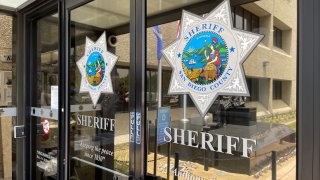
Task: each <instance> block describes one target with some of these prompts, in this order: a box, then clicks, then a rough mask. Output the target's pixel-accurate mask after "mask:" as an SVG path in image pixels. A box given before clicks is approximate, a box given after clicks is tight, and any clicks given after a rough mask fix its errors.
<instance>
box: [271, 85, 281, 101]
mask: <svg viewBox="0 0 320 180" xmlns="http://www.w3.org/2000/svg"><path fill="white" fill-rule="evenodd" d="M273 99H282V82H281V81H273Z"/></svg>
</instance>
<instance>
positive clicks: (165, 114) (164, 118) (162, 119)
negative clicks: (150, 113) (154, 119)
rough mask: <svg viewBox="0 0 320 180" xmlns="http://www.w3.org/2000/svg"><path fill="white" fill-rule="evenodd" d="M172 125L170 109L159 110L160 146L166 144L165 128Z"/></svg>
mask: <svg viewBox="0 0 320 180" xmlns="http://www.w3.org/2000/svg"><path fill="white" fill-rule="evenodd" d="M169 123H170V108H159V109H158V124H157V127H158V145H162V144H165V143H166V141H165V140H164V138H165V134H164V128H166V127H169Z"/></svg>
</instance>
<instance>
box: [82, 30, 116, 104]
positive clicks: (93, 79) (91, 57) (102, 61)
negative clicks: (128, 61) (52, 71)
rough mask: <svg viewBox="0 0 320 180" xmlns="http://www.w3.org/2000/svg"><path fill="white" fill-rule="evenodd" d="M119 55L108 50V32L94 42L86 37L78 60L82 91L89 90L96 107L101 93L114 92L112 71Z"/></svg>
mask: <svg viewBox="0 0 320 180" xmlns="http://www.w3.org/2000/svg"><path fill="white" fill-rule="evenodd" d="M117 60H118V57H117V56H116V55H114V54H112V53H110V52H108V51H107V43H106V33H105V32H104V33H103V34H102V35H101V36H100V38H99V39H98V40H97V41H96V42H93V41H92V40H91V39H90V38H88V37H86V46H85V52H84V55H83V56H82V57H81V59H80V60H79V61H78V62H77V66H78V68H79V70H80V73H81V76H82V77H81V85H80V93H85V92H89V94H90V97H91V100H92V103H93V105H94V107H95V106H96V105H97V102H98V100H99V97H100V95H101V93H109V94H112V93H113V88H112V82H111V76H110V72H111V71H112V68H113V66H114V65H115V63H116V62H117Z"/></svg>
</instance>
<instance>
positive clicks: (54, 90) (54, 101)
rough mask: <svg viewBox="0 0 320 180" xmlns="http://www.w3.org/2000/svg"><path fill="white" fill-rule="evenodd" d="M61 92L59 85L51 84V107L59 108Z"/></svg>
mask: <svg viewBox="0 0 320 180" xmlns="http://www.w3.org/2000/svg"><path fill="white" fill-rule="evenodd" d="M58 97H59V93H58V86H51V109H58V107H59V101H58V100H59V99H58Z"/></svg>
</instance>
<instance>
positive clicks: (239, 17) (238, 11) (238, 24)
mask: <svg viewBox="0 0 320 180" xmlns="http://www.w3.org/2000/svg"><path fill="white" fill-rule="evenodd" d="M243 18H244V17H243V9H242V8H241V7H236V18H235V20H236V23H235V24H236V28H238V29H243Z"/></svg>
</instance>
